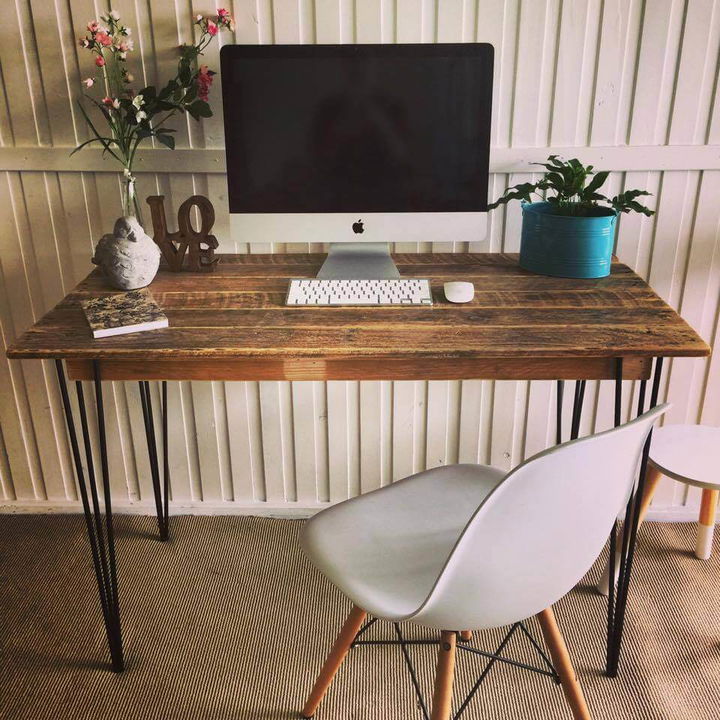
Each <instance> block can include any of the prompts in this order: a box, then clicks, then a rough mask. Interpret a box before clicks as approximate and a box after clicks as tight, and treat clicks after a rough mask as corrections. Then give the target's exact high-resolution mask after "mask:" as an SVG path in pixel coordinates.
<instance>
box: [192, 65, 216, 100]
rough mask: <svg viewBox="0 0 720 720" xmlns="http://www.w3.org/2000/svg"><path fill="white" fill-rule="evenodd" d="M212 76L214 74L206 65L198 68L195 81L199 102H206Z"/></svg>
mask: <svg viewBox="0 0 720 720" xmlns="http://www.w3.org/2000/svg"><path fill="white" fill-rule="evenodd" d="M214 74H215V73H214V72H213V71H212V70H209V69H208V66H207V65H201V66H200V71H199V72H198V76H197V80H196V82H197V88H198V98H200V100H204V101H205V102H207V101H208V93H209V92H210V86H211V85H212V81H213V75H214Z"/></svg>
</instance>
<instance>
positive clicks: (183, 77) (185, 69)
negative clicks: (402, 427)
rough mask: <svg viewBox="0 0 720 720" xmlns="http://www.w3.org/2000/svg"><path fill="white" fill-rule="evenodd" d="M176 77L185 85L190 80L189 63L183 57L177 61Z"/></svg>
mask: <svg viewBox="0 0 720 720" xmlns="http://www.w3.org/2000/svg"><path fill="white" fill-rule="evenodd" d="M178 79H179V80H180V83H181V84H182V85H184V86H185V87H187V86H188V85H189V84H190V80H192V71H191V70H190V63H189V62H188V61H187V60H185V59H184V58H183V59H182V60H180V62H179V63H178Z"/></svg>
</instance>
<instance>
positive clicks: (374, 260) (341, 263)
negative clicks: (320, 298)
mask: <svg viewBox="0 0 720 720" xmlns="http://www.w3.org/2000/svg"><path fill="white" fill-rule="evenodd" d="M317 276H318V278H320V279H322V280H390V279H392V278H399V277H400V273H399V272H398V269H397V267H395V263H394V262H393V260H392V257H390V245H389V244H388V243H374V242H346V243H331V244H330V252H329V253H328V256H327V259H326V260H325V262H324V263H323V265H322V267H321V268H320V271H319V272H318V274H317Z"/></svg>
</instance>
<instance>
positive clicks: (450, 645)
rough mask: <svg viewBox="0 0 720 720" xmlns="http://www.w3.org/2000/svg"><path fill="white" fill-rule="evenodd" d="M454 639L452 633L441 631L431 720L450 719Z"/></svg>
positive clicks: (453, 675)
mask: <svg viewBox="0 0 720 720" xmlns="http://www.w3.org/2000/svg"><path fill="white" fill-rule="evenodd" d="M455 638H456V635H455V633H454V632H450V631H449V630H443V632H442V636H441V638H440V647H439V648H438V659H437V670H436V672H435V690H434V692H433V704H432V717H431V720H448V719H449V718H450V709H451V708H450V705H451V703H452V694H453V679H454V677H455Z"/></svg>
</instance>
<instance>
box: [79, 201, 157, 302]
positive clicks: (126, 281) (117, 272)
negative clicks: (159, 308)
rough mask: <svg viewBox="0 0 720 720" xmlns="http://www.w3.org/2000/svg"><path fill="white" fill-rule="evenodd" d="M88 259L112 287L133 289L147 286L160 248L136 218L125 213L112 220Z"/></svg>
mask: <svg viewBox="0 0 720 720" xmlns="http://www.w3.org/2000/svg"><path fill="white" fill-rule="evenodd" d="M92 261H93V262H94V263H95V264H96V265H98V266H99V267H101V268H102V270H103V272H104V273H105V276H106V277H107V279H108V282H109V283H110V284H111V285H112V286H113V287H114V288H117V289H118V290H137V289H138V288H142V287H145V286H146V285H149V284H150V283H151V282H152V281H153V278H154V277H155V275H156V274H157V271H158V267H159V265H160V248H159V247H158V246H157V245H156V244H155V242H154V240H153V239H152V238H151V237H150V236H149V235H147V234H146V233H145V231H144V230H143V228H142V226H141V225H140V223H139V222H138V221H137V218H135V217H133V216H132V215H125V216H123V217H121V218H118V219H117V220H116V221H115V227H114V229H113V232H112V234H108V235H103V237H102V238H101V239H100V241H99V242H98V244H97V247H96V248H95V255H94V257H93V259H92Z"/></svg>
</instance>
